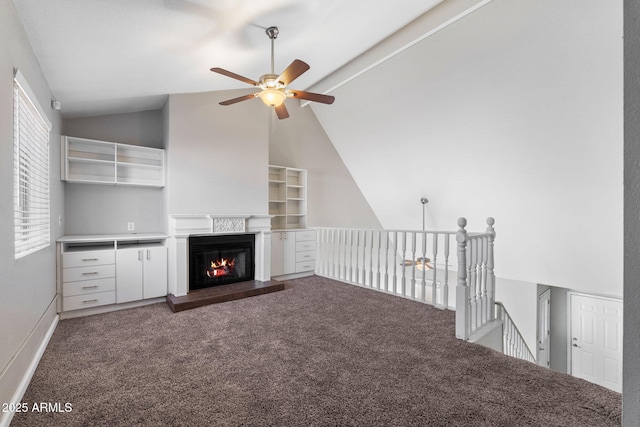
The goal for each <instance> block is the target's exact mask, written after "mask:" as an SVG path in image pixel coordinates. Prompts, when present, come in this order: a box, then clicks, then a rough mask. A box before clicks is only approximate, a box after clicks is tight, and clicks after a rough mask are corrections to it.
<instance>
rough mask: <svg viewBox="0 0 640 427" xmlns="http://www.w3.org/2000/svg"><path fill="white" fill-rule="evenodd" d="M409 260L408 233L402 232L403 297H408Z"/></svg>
mask: <svg viewBox="0 0 640 427" xmlns="http://www.w3.org/2000/svg"><path fill="white" fill-rule="evenodd" d="M406 259H407V232H406V231H403V232H402V296H406V294H407V293H406V289H407V279H406V276H407V266H406V265H405V260H406Z"/></svg>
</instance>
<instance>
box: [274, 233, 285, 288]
mask: <svg viewBox="0 0 640 427" xmlns="http://www.w3.org/2000/svg"><path fill="white" fill-rule="evenodd" d="M283 239H284V233H282V232H280V231H277V232H274V233H271V277H274V276H281V275H282V274H283V273H282V266H283V265H284V259H283V256H284V240H283Z"/></svg>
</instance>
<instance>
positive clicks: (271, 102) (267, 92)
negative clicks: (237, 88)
mask: <svg viewBox="0 0 640 427" xmlns="http://www.w3.org/2000/svg"><path fill="white" fill-rule="evenodd" d="M266 33H267V36H269V38H270V39H271V73H270V74H265V75H263V76H261V77H260V79H259V80H258V81H255V80H251V79H249V78H247V77H243V76H241V75H239V74H236V73H232V72H231V71H227V70H225V69H223V68H218V67H214V68H212V69H211V71H213V72H214V73H218V74H222V75H223V76H227V77H231V78H233V79H236V80H240V81H241V82H245V83H248V84H250V85H252V86H255V87H257V88H259V89H260V91H259V92H256V93H252V94H249V95H244V96H239V97H237V98H233V99H228V100H226V101H222V102H220V105H231V104H235V103H237V102H241V101H246V100H248V99H253V98H260V99H262V102H264V103H265V104H266V105H268V106H269V107H273V108H274V109H275V111H276V115H277V116H278V118H279V119H286V118H287V117H289V112H288V111H287V107H285V105H284V101H285V100H286V99H287V98H298V99H306V100H308V101H314V102H322V103H323V104H333V101H335V97H333V96H330V95H322V94H319V93H313V92H304V91H301V90H295V89H287V86H288V85H289V84H290V83H291V82H293V81H294V80H295V79H297V78H298V77H300V76H301V75H302V74H303V73H304V72H306V71H307V70H308V69H309V68H310V67H309V65H308V64H307V63H306V62H304V61H301V60H299V59H296V60H294V61H293V62H292V63H291V64H289V66H288V67H287V68H286V69H285V70H284V71H283V72H282V73H281V74H280V75H277V74H274V71H273V62H274V61H273V44H274V40H275V39H276V37H278V33H279V31H278V27H269V28H267V30H266Z"/></svg>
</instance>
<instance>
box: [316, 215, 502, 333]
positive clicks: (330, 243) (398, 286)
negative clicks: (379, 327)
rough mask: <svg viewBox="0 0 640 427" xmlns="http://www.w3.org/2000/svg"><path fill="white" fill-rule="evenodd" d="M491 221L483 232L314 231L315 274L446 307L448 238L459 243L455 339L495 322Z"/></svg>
mask: <svg viewBox="0 0 640 427" xmlns="http://www.w3.org/2000/svg"><path fill="white" fill-rule="evenodd" d="M494 222H495V221H494V219H493V218H488V219H487V225H488V227H487V229H486V231H485V232H484V233H467V231H466V230H465V227H466V225H467V220H466V219H465V218H460V219H459V220H458V226H459V227H460V228H459V229H458V231H457V232H450V231H438V232H436V231H408V230H359V229H346V228H317V231H318V241H317V242H318V247H317V257H316V270H315V273H316V274H317V275H319V276H324V277H329V278H332V279H336V280H340V281H343V282H347V283H352V284H355V285H359V286H363V287H366V288H370V289H375V290H378V291H382V292H387V293H391V294H394V295H399V296H402V297H405V298H409V299H412V300H416V301H420V302H424V303H428V304H432V305H434V306H436V307H439V308H443V309H446V308H448V302H449V301H448V296H449V276H450V273H451V268H450V265H449V257H450V249H451V240H452V239H453V236H455V238H456V242H457V254H458V265H457V271H458V281H457V286H456V337H457V338H460V339H463V340H469V338H471V336H472V334H473V333H475V332H477V331H478V330H480V329H481V328H482V327H483V326H485V325H488V324H490V323H492V322H493V321H494V320H495V309H494V302H495V291H494V289H495V273H494V256H493V244H494V239H495V231H494V229H493V224H494Z"/></svg>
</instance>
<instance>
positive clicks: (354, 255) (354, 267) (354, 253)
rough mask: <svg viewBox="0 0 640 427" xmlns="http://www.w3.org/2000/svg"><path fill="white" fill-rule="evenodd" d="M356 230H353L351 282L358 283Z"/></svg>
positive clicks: (350, 255)
mask: <svg viewBox="0 0 640 427" xmlns="http://www.w3.org/2000/svg"><path fill="white" fill-rule="evenodd" d="M357 233H358V232H357V231H356V230H351V253H350V254H349V257H350V258H351V273H350V275H351V282H352V283H358V267H357V265H358V235H357Z"/></svg>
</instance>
